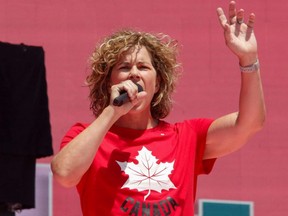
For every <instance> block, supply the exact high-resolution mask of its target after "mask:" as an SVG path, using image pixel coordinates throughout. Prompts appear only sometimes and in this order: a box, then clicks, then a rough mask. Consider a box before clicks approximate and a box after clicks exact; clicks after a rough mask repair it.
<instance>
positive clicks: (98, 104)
mask: <svg viewBox="0 0 288 216" xmlns="http://www.w3.org/2000/svg"><path fill="white" fill-rule="evenodd" d="M135 46H140V47H141V46H144V47H146V49H147V50H148V52H149V53H150V54H151V60H152V65H153V67H154V68H155V70H156V72H157V77H158V79H159V84H160V88H159V91H158V92H157V93H155V95H154V97H153V99H152V102H151V107H150V109H151V114H152V117H153V118H155V119H161V118H165V117H166V116H167V115H168V114H169V113H170V110H171V108H172V98H171V95H172V93H173V92H174V89H175V84H176V81H177V78H178V75H179V71H178V70H177V69H178V68H179V64H178V62H177V59H176V57H177V48H178V45H177V41H176V40H174V39H172V38H170V37H169V36H168V35H164V34H157V35H154V34H151V33H146V32H139V31H135V30H121V31H118V32H116V33H114V34H112V35H111V36H108V37H106V38H104V40H103V42H102V43H101V44H99V45H98V46H97V47H96V48H95V50H94V52H93V53H92V56H91V58H90V61H91V74H89V75H88V76H87V78H86V83H87V85H88V86H89V88H90V94H89V97H90V101H91V103H90V109H91V110H92V111H93V114H94V115H95V116H96V117H97V116H99V115H100V113H101V112H102V111H103V110H104V108H105V107H106V106H108V105H109V102H110V93H109V88H110V87H109V83H110V75H111V71H112V68H113V67H114V66H115V64H116V63H117V62H118V60H119V59H120V58H121V56H122V55H123V54H125V53H126V52H127V51H130V50H131V49H134V48H135Z"/></svg>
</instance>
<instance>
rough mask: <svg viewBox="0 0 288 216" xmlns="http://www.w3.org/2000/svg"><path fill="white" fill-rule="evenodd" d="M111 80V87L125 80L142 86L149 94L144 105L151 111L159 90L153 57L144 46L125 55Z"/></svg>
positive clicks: (117, 64) (116, 66) (112, 74)
mask: <svg viewBox="0 0 288 216" xmlns="http://www.w3.org/2000/svg"><path fill="white" fill-rule="evenodd" d="M110 79H111V80H110V81H111V85H115V84H118V83H120V82H123V81H125V80H132V81H133V82H135V83H138V84H140V85H141V86H142V87H143V89H144V91H146V92H147V97H146V99H145V101H144V104H143V105H144V106H145V107H149V109H150V103H151V101H152V98H153V96H154V94H155V93H156V92H157V91H158V90H159V82H158V79H157V72H156V70H155V68H154V67H153V65H152V60H151V55H150V53H149V52H148V51H147V49H146V47H144V46H141V47H140V46H136V47H135V48H134V49H132V50H131V51H130V52H127V53H125V54H124V55H123V57H122V58H121V59H120V60H119V61H118V62H117V63H116V65H115V66H114V67H113V69H112V72H111V77H110ZM148 105H149V106H148Z"/></svg>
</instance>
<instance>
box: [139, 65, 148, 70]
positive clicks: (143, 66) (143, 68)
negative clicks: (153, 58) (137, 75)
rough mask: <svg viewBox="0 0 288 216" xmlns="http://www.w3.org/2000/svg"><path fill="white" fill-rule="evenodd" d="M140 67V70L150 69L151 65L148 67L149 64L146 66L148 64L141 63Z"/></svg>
mask: <svg viewBox="0 0 288 216" xmlns="http://www.w3.org/2000/svg"><path fill="white" fill-rule="evenodd" d="M138 68H139V69H140V70H149V69H150V67H148V66H146V65H140V66H139V67H138Z"/></svg>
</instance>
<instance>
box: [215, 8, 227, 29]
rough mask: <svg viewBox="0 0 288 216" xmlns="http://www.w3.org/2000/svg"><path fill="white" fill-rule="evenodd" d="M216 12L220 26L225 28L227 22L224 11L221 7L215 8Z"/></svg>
mask: <svg viewBox="0 0 288 216" xmlns="http://www.w3.org/2000/svg"><path fill="white" fill-rule="evenodd" d="M217 14H218V19H219V22H220V24H221V26H222V27H223V28H225V25H226V24H227V18H226V16H225V14H224V11H223V9H222V8H217Z"/></svg>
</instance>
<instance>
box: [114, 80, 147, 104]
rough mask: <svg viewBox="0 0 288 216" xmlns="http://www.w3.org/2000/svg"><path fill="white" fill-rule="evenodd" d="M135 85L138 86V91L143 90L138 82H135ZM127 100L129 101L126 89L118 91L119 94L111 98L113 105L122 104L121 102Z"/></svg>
mask: <svg viewBox="0 0 288 216" xmlns="http://www.w3.org/2000/svg"><path fill="white" fill-rule="evenodd" d="M135 85H137V87H138V92H141V91H143V87H142V86H141V85H139V84H138V83H135ZM128 101H129V96H128V93H127V92H126V91H123V92H120V95H119V96H118V97H116V98H115V99H114V100H113V105H114V106H122V104H124V103H126V102H128Z"/></svg>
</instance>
